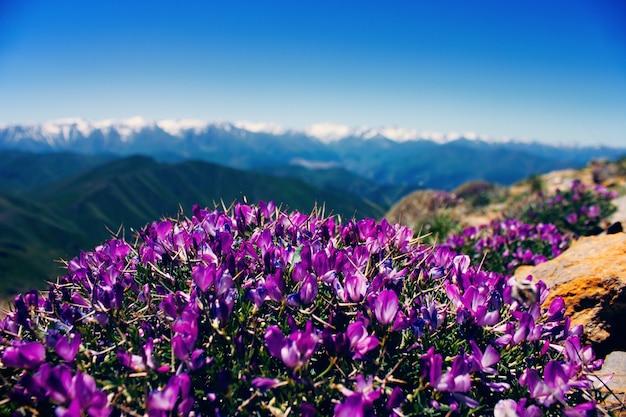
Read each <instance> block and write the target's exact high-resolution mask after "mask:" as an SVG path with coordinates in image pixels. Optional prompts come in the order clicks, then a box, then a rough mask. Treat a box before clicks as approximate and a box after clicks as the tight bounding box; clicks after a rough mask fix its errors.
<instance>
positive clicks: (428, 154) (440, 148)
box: [0, 118, 626, 189]
mask: <svg viewBox="0 0 626 417" xmlns="http://www.w3.org/2000/svg"><path fill="white" fill-rule="evenodd" d="M322 127H323V126H322ZM330 127H331V128H328V127H327V128H325V129H321V128H315V127H312V128H309V129H307V130H305V131H295V130H286V129H282V128H280V127H279V126H276V125H272V124H260V123H259V124H254V123H245V122H238V123H207V122H201V121H185V120H182V121H173V120H164V121H158V122H147V121H145V120H143V119H141V118H132V119H127V120H123V121H99V122H88V121H84V120H82V119H69V120H61V121H56V122H48V123H40V124H16V125H8V126H2V127H0V149H13V150H22V151H29V152H39V153H42V152H46V153H49V152H60V151H71V152H75V153H80V154H89V155H112V154H114V155H120V156H128V155H134V154H141V155H147V156H151V157H153V158H155V159H157V160H159V161H169V162H175V161H181V160H187V159H197V160H203V161H207V162H214V163H218V164H220V165H225V166H229V167H232V168H238V169H244V170H257V171H259V170H263V169H273V167H276V166H282V167H283V168H282V169H283V172H284V167H285V166H300V167H306V168H313V169H315V168H331V167H337V168H342V169H344V170H346V171H349V172H351V173H353V174H355V175H358V176H359V177H362V178H365V179H367V180H370V181H372V182H374V183H376V184H378V185H383V186H405V187H412V188H437V189H453V188H455V187H457V186H459V185H461V184H462V183H463V182H465V181H467V180H485V181H491V182H497V183H501V184H505V185H506V184H511V183H513V182H515V181H518V180H520V179H522V178H526V177H528V176H530V175H534V174H540V173H543V172H548V171H551V170H554V169H562V168H569V167H574V168H580V167H582V166H584V165H585V164H586V163H587V162H588V161H589V160H590V159H591V158H607V159H617V158H618V157H620V156H622V155H624V154H626V148H621V149H618V148H610V147H605V146H595V147H590V146H585V147H575V146H555V145H548V144H543V143H538V142H524V141H514V140H493V139H490V138H484V137H480V136H476V135H465V136H463V135H448V136H440V135H435V134H420V133H419V132H417V131H412V130H405V129H398V128H395V129H393V128H381V129H347V128H343V129H342V128H338V127H334V129H333V128H332V127H333V126H330ZM290 175H291V174H290ZM293 176H297V174H293Z"/></svg>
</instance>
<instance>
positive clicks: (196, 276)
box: [191, 264, 215, 292]
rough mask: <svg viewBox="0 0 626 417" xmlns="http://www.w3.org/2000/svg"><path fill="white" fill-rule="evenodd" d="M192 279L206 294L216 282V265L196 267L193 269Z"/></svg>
mask: <svg viewBox="0 0 626 417" xmlns="http://www.w3.org/2000/svg"><path fill="white" fill-rule="evenodd" d="M191 277H192V278H193V282H195V283H196V285H197V286H198V288H200V291H202V292H206V290H207V289H209V287H211V285H213V282H214V281H215V265H213V264H211V265H208V266H205V265H202V264H200V265H194V267H193V268H192V269H191Z"/></svg>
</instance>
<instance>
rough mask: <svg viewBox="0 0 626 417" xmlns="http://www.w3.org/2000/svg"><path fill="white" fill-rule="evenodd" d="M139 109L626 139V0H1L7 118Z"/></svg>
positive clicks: (0, 82) (171, 115)
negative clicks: (341, 0) (342, 0)
mask: <svg viewBox="0 0 626 417" xmlns="http://www.w3.org/2000/svg"><path fill="white" fill-rule="evenodd" d="M137 115H139V116H143V117H144V118H146V119H149V120H158V119H178V118H181V119H182V118H191V119H202V120H208V121H237V120H248V121H253V122H275V123H278V124H281V125H283V126H285V127H289V128H303V127H305V126H307V125H310V124H314V123H320V122H331V123H337V124H343V125H348V126H351V127H357V126H368V127H380V126H398V127H403V128H410V129H418V130H425V131H435V132H442V133H449V132H476V133H478V134H482V135H489V136H493V137H516V138H523V139H537V140H540V141H544V142H557V143H580V144H594V143H603V144H612V145H622V146H626V1H623V0H589V1H577V0H540V1H539V0H490V1H483V0H471V1H468V0H457V1H448V0H438V1H432V0H429V1H417V0H415V1H400V0H389V1H382V0H380V1H364V0H360V1H344V2H339V1H326V0H315V1H312V0H310V1H298V0H288V1H287V0H286V1H275V0H264V1H237V0H232V1H203V2H201V1H180V2H178V1H174V0H171V1H158V0H156V1H155V0H151V1H114V0H88V1H85V0H80V1H60V0H59V1H50V0H41V1H35V0H0V123H5V124H6V123H16V122H39V121H47V120H53V119H59V118H68V117H82V118H86V119H89V120H101V119H123V118H128V117H132V116H137Z"/></svg>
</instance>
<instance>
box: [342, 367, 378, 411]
mask: <svg viewBox="0 0 626 417" xmlns="http://www.w3.org/2000/svg"><path fill="white" fill-rule="evenodd" d="M373 380H374V378H373V377H371V376H370V377H369V378H368V379H367V381H366V380H365V376H363V375H362V374H359V375H357V376H356V387H355V388H356V391H351V390H349V389H347V388H345V387H344V388H341V393H342V394H343V395H345V396H346V398H345V400H344V401H343V402H342V403H339V404H337V405H336V406H335V417H365V416H373V415H374V406H373V403H374V401H376V400H377V399H378V398H380V388H378V389H374V386H373V384H372V382H373Z"/></svg>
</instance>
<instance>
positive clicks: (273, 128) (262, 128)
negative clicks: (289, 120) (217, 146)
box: [233, 120, 287, 135]
mask: <svg viewBox="0 0 626 417" xmlns="http://www.w3.org/2000/svg"><path fill="white" fill-rule="evenodd" d="M233 126H235V127H236V128H237V129H242V130H247V131H248V132H253V133H270V134H272V135H283V134H285V133H286V132H287V130H286V129H285V128H284V127H282V126H281V125H279V124H277V123H273V122H269V123H264V122H258V123H257V122H249V121H247V120H241V121H238V122H235V123H233Z"/></svg>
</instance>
